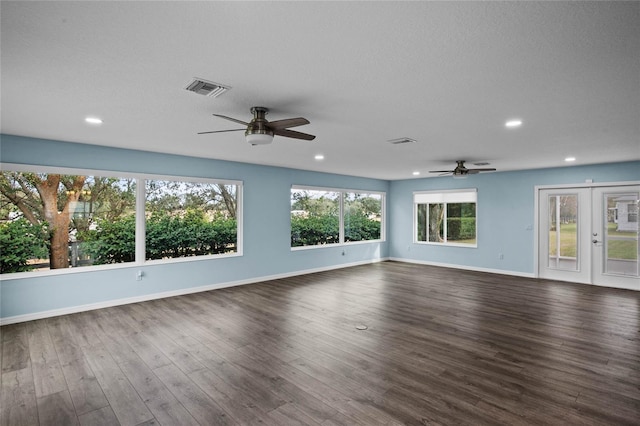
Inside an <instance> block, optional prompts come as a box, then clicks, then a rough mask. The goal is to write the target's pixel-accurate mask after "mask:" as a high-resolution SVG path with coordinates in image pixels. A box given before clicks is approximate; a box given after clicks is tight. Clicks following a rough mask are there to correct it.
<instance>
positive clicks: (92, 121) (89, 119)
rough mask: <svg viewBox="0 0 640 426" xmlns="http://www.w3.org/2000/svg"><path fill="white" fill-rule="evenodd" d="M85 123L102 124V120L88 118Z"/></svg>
mask: <svg viewBox="0 0 640 426" xmlns="http://www.w3.org/2000/svg"><path fill="white" fill-rule="evenodd" d="M84 121H85V122H87V123H89V124H102V120H101V119H99V118H98V117H87V118H85V119H84Z"/></svg>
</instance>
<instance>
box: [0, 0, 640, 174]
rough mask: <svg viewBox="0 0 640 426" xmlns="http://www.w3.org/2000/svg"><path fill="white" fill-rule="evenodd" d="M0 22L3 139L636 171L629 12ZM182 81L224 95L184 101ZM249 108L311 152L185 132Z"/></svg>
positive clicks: (639, 79) (346, 8) (168, 8)
mask: <svg viewBox="0 0 640 426" xmlns="http://www.w3.org/2000/svg"><path fill="white" fill-rule="evenodd" d="M0 7H1V10H0V12H1V19H2V21H1V27H0V30H1V37H2V38H1V71H2V76H1V78H2V80H1V83H2V87H1V88H2V95H1V96H2V98H1V101H2V104H1V107H2V129H1V130H2V132H3V133H6V134H15V135H23V136H31V137H40V138H47V139H59V140H67V141H72V142H81V143H89V144H97V145H106V146H114V147H125V148H133V149H141V150H148V151H157V152H167V153H175V154H185V155H192V156H198V157H208V158H218V159H225V160H234V161H243V162H249V163H258V164H268V165H277V166H286V167H294V168H300V169H307V170H318V171H326V172H332V173H342V174H348V175H357V176H366V177H376V178H382V179H404V178H412V177H413V176H412V172H413V171H420V172H421V173H422V174H421V176H426V175H428V173H427V172H428V170H430V169H443V168H445V169H447V168H453V167H454V166H455V161H454V160H468V161H469V162H471V163H473V162H489V163H490V164H491V167H496V168H497V169H498V170H516V169H528V168H540V167H555V166H562V165H564V164H565V163H564V161H563V159H564V158H565V157H566V156H569V155H572V156H575V157H576V158H577V161H576V162H575V163H574V164H589V163H604V162H614V161H625V160H637V159H640V124H639V123H640V25H639V24H638V23H639V22H640V2H568V3H565V2H106V1H104V2H56V1H53V2H10V1H2V3H1V6H0ZM192 77H201V78H204V79H208V80H212V81H215V82H218V83H222V84H227V85H230V86H231V87H232V89H231V90H230V91H229V92H227V93H226V94H224V95H223V96H221V97H219V98H214V99H212V98H208V97H204V96H199V95H196V94H194V93H190V92H187V91H186V90H184V87H185V86H186V85H187V84H188V83H189V81H190V80H191V78H192ZM251 106H266V107H268V108H270V110H271V112H270V114H269V115H268V116H267V118H268V119H270V120H278V119H282V118H288V117H298V116H303V117H306V118H307V119H309V120H310V121H311V124H310V125H307V126H303V127H299V128H296V129H295V130H300V131H302V132H307V133H312V134H315V135H317V138H316V140H314V141H313V142H307V141H297V140H293V139H287V138H281V137H276V138H275V139H274V141H273V143H272V144H271V145H267V146H257V147H252V146H249V145H248V144H246V142H245V141H244V137H243V134H242V132H232V133H220V134H211V135H196V133H197V132H201V131H207V130H222V129H230V128H237V126H236V125H235V124H234V123H231V122H227V121H225V120H222V119H220V118H217V117H214V116H212V115H211V114H212V113H218V114H224V115H228V116H232V117H236V118H239V119H242V120H246V121H248V120H249V119H250V113H249V108H250V107H251ZM88 115H94V116H98V117H100V118H102V119H103V120H104V124H102V125H101V126H99V127H95V126H90V125H87V124H85V123H84V121H83V120H84V117H86V116H88ZM511 118H520V119H522V120H523V121H524V124H523V126H522V127H521V128H519V129H506V128H505V127H504V122H505V121H506V120H508V119H511ZM400 137H410V138H413V139H415V140H416V141H417V142H416V143H413V144H404V145H391V144H389V143H388V142H387V140H389V139H395V138H400ZM319 153H321V154H324V155H325V160H324V161H321V162H318V161H315V160H314V155H315V154H319ZM468 165H469V164H468Z"/></svg>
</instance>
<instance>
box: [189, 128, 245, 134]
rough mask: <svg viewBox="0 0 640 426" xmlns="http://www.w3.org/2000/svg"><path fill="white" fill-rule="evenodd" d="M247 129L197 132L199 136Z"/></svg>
mask: <svg viewBox="0 0 640 426" xmlns="http://www.w3.org/2000/svg"><path fill="white" fill-rule="evenodd" d="M245 130H247V129H229V130H212V131H211V132H199V133H198V134H199V135H206V134H207V133H224V132H239V131H243V132H244V131H245Z"/></svg>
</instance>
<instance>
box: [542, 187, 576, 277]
mask: <svg viewBox="0 0 640 426" xmlns="http://www.w3.org/2000/svg"><path fill="white" fill-rule="evenodd" d="M548 197H549V208H548V214H549V264H548V266H549V268H554V269H564V270H568V271H577V270H578V254H579V247H578V195H577V194H569V195H559V194H558V195H549V196H548Z"/></svg>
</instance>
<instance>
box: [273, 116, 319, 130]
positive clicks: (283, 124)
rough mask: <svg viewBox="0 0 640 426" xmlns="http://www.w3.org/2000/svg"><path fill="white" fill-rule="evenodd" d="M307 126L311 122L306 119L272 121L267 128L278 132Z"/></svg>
mask: <svg viewBox="0 0 640 426" xmlns="http://www.w3.org/2000/svg"><path fill="white" fill-rule="evenodd" d="M305 124H309V120H307V119H306V118H302V117H298V118H285V119H284V120H276V121H270V122H269V123H268V124H267V127H269V128H271V129H272V130H278V129H285V128H287V127H297V126H304V125H305Z"/></svg>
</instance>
